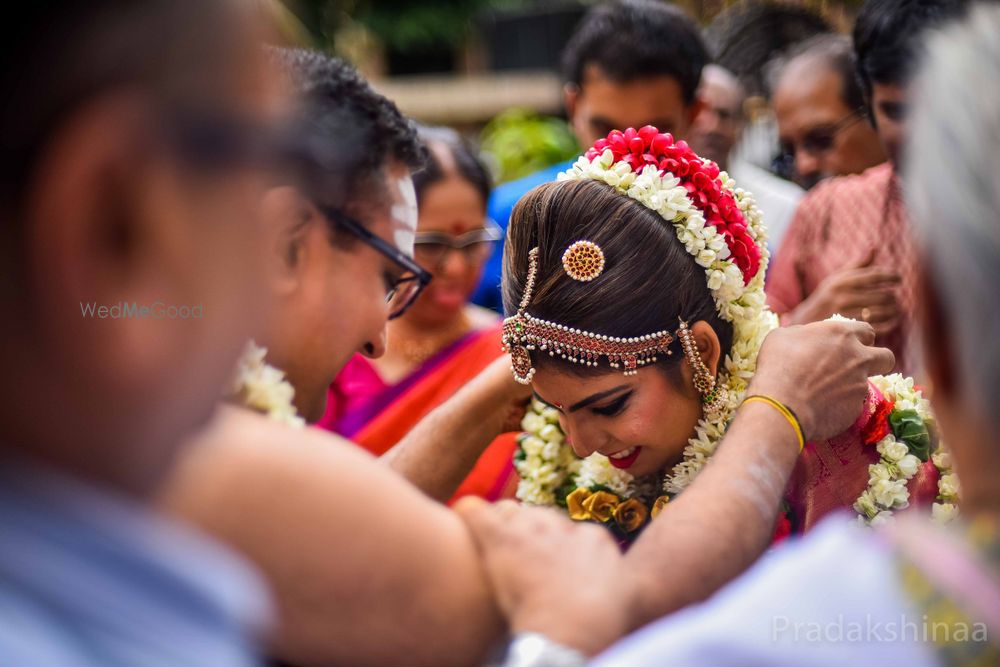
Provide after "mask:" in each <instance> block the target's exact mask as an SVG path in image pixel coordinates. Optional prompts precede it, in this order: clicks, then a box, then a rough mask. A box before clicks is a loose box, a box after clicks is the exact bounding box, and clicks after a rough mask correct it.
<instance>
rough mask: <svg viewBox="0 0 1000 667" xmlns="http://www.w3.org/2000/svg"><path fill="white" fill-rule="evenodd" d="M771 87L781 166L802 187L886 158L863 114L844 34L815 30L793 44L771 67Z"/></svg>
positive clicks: (862, 103)
mask: <svg viewBox="0 0 1000 667" xmlns="http://www.w3.org/2000/svg"><path fill="white" fill-rule="evenodd" d="M773 91H774V93H773V95H772V101H773V105H774V113H775V116H776V118H777V121H778V138H779V142H780V144H781V154H782V158H783V159H784V161H785V162H786V164H785V165H784V166H785V167H786V168H789V170H790V172H791V175H792V177H793V178H794V180H795V181H796V182H798V183H799V185H801V186H802V187H804V188H810V187H812V186H814V185H816V183H818V182H819V181H821V180H822V179H824V178H827V177H829V176H843V175H846V174H857V173H860V172H862V171H864V170H865V169H868V168H869V167H873V166H875V165H877V164H879V163H881V162H884V161H885V153H884V152H883V150H882V146H881V144H880V143H879V140H878V136H877V135H876V134H875V131H874V130H873V129H872V127H871V125H870V124H869V123H868V122H867V121H866V120H865V103H864V96H863V94H862V91H861V86H860V85H859V84H858V81H857V78H856V76H855V74H854V52H853V50H852V48H851V42H850V40H849V39H848V38H847V37H844V36H842V35H819V36H817V37H813V38H812V39H809V40H807V41H805V42H803V43H802V44H801V45H799V46H798V47H796V48H795V49H793V50H792V52H791V53H790V54H789V55H788V56H787V57H786V58H785V59H784V61H783V63H782V64H781V65H780V67H779V69H778V70H777V71H776V72H775V77H774V86H773Z"/></svg>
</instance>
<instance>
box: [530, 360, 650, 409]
mask: <svg viewBox="0 0 1000 667" xmlns="http://www.w3.org/2000/svg"><path fill="white" fill-rule="evenodd" d="M645 376H646V374H645V373H639V374H638V375H635V376H629V377H626V376H625V375H624V374H623V373H622V372H621V371H620V370H613V369H608V372H606V373H599V374H596V375H586V376H580V375H576V374H574V373H572V372H569V371H564V370H561V369H560V368H559V367H558V366H545V367H542V368H539V369H537V370H536V371H535V375H534V377H533V379H532V383H531V385H532V389H533V390H534V391H535V394H536V395H537V396H538V397H539V398H540V399H542V400H543V401H545V402H547V403H549V404H551V405H556V404H557V403H558V404H561V405H565V406H569V405H572V404H573V403H577V402H579V401H582V400H585V399H587V398H589V397H591V396H593V395H594V394H597V393H600V392H606V391H610V390H613V389H616V388H618V387H634V386H637V385H639V384H642V383H643V382H644V381H645V380H644V378H645Z"/></svg>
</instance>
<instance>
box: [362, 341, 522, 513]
mask: <svg viewBox="0 0 1000 667" xmlns="http://www.w3.org/2000/svg"><path fill="white" fill-rule="evenodd" d="M530 396H531V388H530V387H526V386H524V385H520V384H518V383H517V382H515V381H514V378H513V376H512V375H511V372H510V359H509V358H508V357H507V356H506V355H504V356H503V357H501V358H499V359H497V360H496V361H494V362H493V363H492V364H490V365H489V366H487V367H486V369H485V370H484V371H483V372H482V373H480V374H479V375H478V376H476V377H475V378H474V379H473V380H472V381H471V382H470V383H469V384H467V385H466V386H465V387H463V388H462V389H461V390H460V391H459V392H457V393H456V394H455V395H454V396H453V397H451V398H450V399H449V400H448V401H446V402H445V403H443V404H441V405H440V406H438V407H437V408H435V409H434V410H433V411H432V412H430V413H429V414H428V415H427V416H426V417H424V418H423V419H422V420H420V422H419V423H418V424H417V425H416V426H414V427H413V430H411V431H410V432H409V433H408V434H407V435H406V437H404V438H403V439H402V440H401V441H400V442H399V444H397V445H396V446H395V447H393V448H392V449H391V450H389V451H388V452H386V454H385V455H384V456H383V457H382V461H384V462H386V463H388V464H389V466H390V467H392V469H393V470H395V471H396V472H397V473H399V474H401V475H402V476H403V477H405V478H406V479H407V480H408V481H409V482H410V483H412V484H413V485H414V486H416V487H417V488H419V489H420V490H421V491H423V492H424V493H426V494H427V495H429V496H430V497H431V498H434V499H436V500H439V501H441V502H444V501H446V500H447V499H448V498H450V497H451V496H452V495H453V494H454V493H455V490H456V489H457V488H458V486H459V484H461V483H462V480H463V479H464V478H465V476H466V475H468V474H469V471H470V470H472V467H473V466H474V465H475V463H476V460H477V459H478V458H479V456H480V454H482V453H483V450H484V449H486V447H487V446H489V444H490V443H491V442H492V441H493V439H494V438H496V437H497V436H498V435H499V434H501V433H504V432H507V431H512V430H516V429H518V428H520V427H519V423H520V420H521V417H523V416H524V408H525V406H526V405H527V402H528V400H529V398H530Z"/></svg>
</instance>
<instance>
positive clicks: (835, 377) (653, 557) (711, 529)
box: [457, 322, 894, 651]
mask: <svg viewBox="0 0 1000 667" xmlns="http://www.w3.org/2000/svg"><path fill="white" fill-rule="evenodd" d="M874 338H875V335H874V331H873V330H872V328H871V327H870V326H868V325H865V324H862V323H858V322H822V323H817V324H813V325H809V326H806V327H790V328H786V329H779V330H776V331H774V332H772V333H771V334H770V335H769V336H768V338H767V339H766V340H765V343H764V347H763V348H762V350H761V353H760V358H759V363H758V371H757V374H756V375H755V377H754V380H753V382H752V384H751V387H750V393H751V394H753V393H757V394H763V395H767V396H771V397H773V398H775V399H777V400H779V401H781V402H782V403H784V404H785V405H787V406H789V407H790V408H791V409H792V410H793V411H795V413H796V414H797V415H798V417H799V420H800V422H801V424H802V427H803V430H804V431H805V434H806V437H811V438H826V437H830V436H833V435H836V434H837V433H840V432H842V431H844V430H845V429H846V428H848V427H849V426H850V425H851V424H852V423H853V422H854V420H855V419H856V418H857V416H858V413H859V411H860V409H861V406H862V403H863V401H864V397H865V395H866V393H867V378H868V376H869V375H874V374H878V373H884V372H888V370H890V369H891V368H892V365H893V363H894V359H893V355H892V353H891V352H889V351H888V350H882V349H878V348H873V347H870V346H871V344H872V343H873V342H874ZM797 454H798V442H797V438H796V436H795V435H794V432H793V430H792V428H791V426H790V425H789V423H788V422H787V421H785V419H784V418H783V417H781V416H780V415H779V414H778V413H777V412H776V411H774V410H771V409H769V407H768V406H765V405H752V404H751V405H746V406H744V407H743V408H741V409H740V410H739V414H738V416H737V419H736V420H735V421H734V422H733V424H732V426H731V427H730V430H729V432H728V433H727V434H726V437H725V439H724V440H723V443H722V445H720V447H719V450H718V452H717V453H716V454H715V456H713V458H712V461H711V463H710V464H709V465H707V466H706V467H705V469H704V470H703V471H702V472H701V474H700V475H699V476H698V478H697V479H696V480H695V481H694V482H693V483H692V484H691V486H690V487H689V488H688V489H686V490H685V491H684V493H683V494H681V495H680V496H679V497H678V498H677V499H676V500H675V501H673V502H672V503H671V504H670V505H668V506H667V508H666V509H665V510H664V511H663V513H661V514H660V515H659V516H658V517H657V519H656V520H655V521H653V522H652V523H651V524H650V526H649V527H648V528H646V530H645V532H644V533H643V535H642V537H640V539H639V540H638V541H637V542H636V543H635V544H634V545H633V547H632V549H631V551H629V553H628V555H627V556H626V557H625V558H619V559H616V560H610V559H608V558H606V557H605V558H604V560H603V562H600V563H597V562H595V563H592V567H593V569H595V570H600V571H601V572H606V571H608V570H610V571H612V572H614V576H613V577H611V578H610V581H611V583H610V584H608V585H606V586H605V587H604V588H603V589H601V590H596V591H595V590H594V589H595V588H596V587H597V586H598V585H599V584H602V583H607V582H608V578H607V577H604V578H600V579H594V580H593V581H589V582H588V584H587V585H586V586H583V587H580V585H579V582H577V583H576V584H575V586H576V587H575V588H574V586H573V585H572V584H569V583H568V582H567V580H566V578H565V577H557V576H553V575H552V574H550V573H552V572H557V571H558V570H559V568H561V567H565V565H564V563H563V562H562V559H565V558H566V553H571V551H572V549H571V547H569V546H567V547H565V548H564V550H563V552H562V553H560V554H553V555H548V554H547V553H546V551H545V550H544V549H542V548H540V547H538V546H537V545H535V544H533V542H532V541H531V540H526V539H525V540H520V541H519V540H517V539H516V538H515V537H512V534H516V533H519V532H521V533H524V534H525V535H530V534H532V531H533V530H534V528H533V527H532V526H531V525H530V524H531V520H530V519H529V518H523V519H522V517H519V516H518V515H517V514H514V513H512V512H508V514H507V516H505V517H504V521H503V522H494V523H493V525H492V526H491V525H489V523H488V522H487V521H485V520H484V518H485V515H486V513H487V509H485V508H476V511H474V512H466V509H465V508H466V507H467V506H463V507H457V509H460V510H461V511H462V512H463V516H464V518H466V520H467V522H468V523H469V525H470V527H471V528H472V529H473V532H474V534H475V535H476V536H477V539H478V541H479V542H480V547H481V548H482V549H483V551H484V555H485V558H486V562H487V566H488V567H489V569H490V573H491V577H492V579H493V581H494V585H495V586H496V588H497V591H498V596H499V598H500V599H501V600H515V601H516V602H517V604H507V605H504V611H505V613H506V614H507V616H508V618H509V619H510V622H511V624H512V626H513V627H515V628H518V629H520V630H524V631H535V632H541V633H544V634H546V635H548V636H551V637H553V638H555V639H557V640H558V641H560V642H562V643H565V644H567V645H569V646H574V647H578V648H580V649H583V650H587V651H593V650H595V647H597V648H599V647H600V644H601V642H602V641H603V642H605V643H610V642H611V641H613V640H614V639H616V638H617V635H616V634H615V632H616V629H617V628H618V627H619V626H620V625H621V624H624V625H625V626H627V627H630V628H635V627H638V626H639V625H643V624H645V623H648V622H649V621H651V620H653V619H654V618H656V617H658V616H661V615H663V614H666V613H669V612H671V611H674V610H676V609H678V608H680V607H682V606H684V605H686V604H689V603H691V602H694V601H696V600H701V599H704V598H705V597H707V596H708V595H710V594H711V593H713V592H714V591H715V590H717V589H718V588H719V587H720V586H721V585H722V584H724V583H725V582H726V581H728V580H730V579H731V578H733V577H735V576H736V575H738V574H739V573H741V572H742V571H743V570H744V569H745V568H746V567H747V566H748V565H750V564H751V563H752V562H753V560H754V559H756V558H757V556H759V555H760V553H761V552H762V551H763V550H764V549H765V548H766V547H767V544H768V540H769V538H770V537H771V534H772V530H773V527H774V520H775V517H776V515H777V511H778V501H779V500H780V498H781V495H782V492H783V490H784V488H785V484H786V483H787V479H788V475H789V474H790V472H791V469H792V466H793V465H794V461H795V457H796V456H797ZM532 511H533V510H532V509H524V510H522V512H523V513H524V514H525V517H528V516H529V515H530V513H531V512H532ZM484 526H485V529H484ZM567 539H568V538H567ZM512 545H513V546H512ZM525 562H530V563H531V564H532V567H531V568H528V570H529V573H530V572H540V573H542V574H539V575H538V576H537V577H536V578H535V579H534V580H531V579H529V578H528V576H527V574H525V572H524V570H525V568H524V563H525ZM518 566H520V569H518ZM557 587H559V588H557ZM580 588H583V589H586V593H587V595H589V598H591V599H593V598H599V599H602V600H604V603H603V607H602V608H603V609H604V610H605V611H606V613H607V615H608V616H609V620H608V622H606V623H604V624H601V625H595V624H593V623H579V622H578V620H579V618H580V616H581V614H583V613H584V612H583V611H581V609H583V608H584V606H585V605H584V604H583V603H582V599H581V595H582V593H581V591H580V590H579V589H580ZM510 589H514V590H510ZM552 600H558V601H560V604H561V607H557V608H553V603H552ZM619 611H621V613H623V614H624V615H625V618H624V621H623V622H619V618H618V617H617V616H615V614H616V613H617V612H619ZM524 619H530V622H525V620H524ZM602 633H603V635H602Z"/></svg>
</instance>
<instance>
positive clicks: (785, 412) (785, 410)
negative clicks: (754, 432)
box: [743, 394, 806, 452]
mask: <svg viewBox="0 0 1000 667" xmlns="http://www.w3.org/2000/svg"><path fill="white" fill-rule="evenodd" d="M754 402H757V403H765V404H767V405H770V406H771V407H772V408H774V409H775V410H777V411H778V412H780V413H781V416H782V417H784V418H785V420H786V421H787V422H788V423H789V424H791V426H792V430H793V431H795V437H796V438H798V439H799V451H800V452H801V451H802V450H803V449H804V448H805V446H806V439H805V436H803V435H802V425H801V424H800V423H799V418H798V417H796V416H795V413H794V412H792V411H791V409H790V408H789V407H787V406H786V405H785V404H784V403H782V402H781V401H779V400H776V399H773V398H771V397H770V396H762V395H760V394H755V395H753V396H747V397H746V398H744V399H743V404H744V405H745V404H747V403H754Z"/></svg>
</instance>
